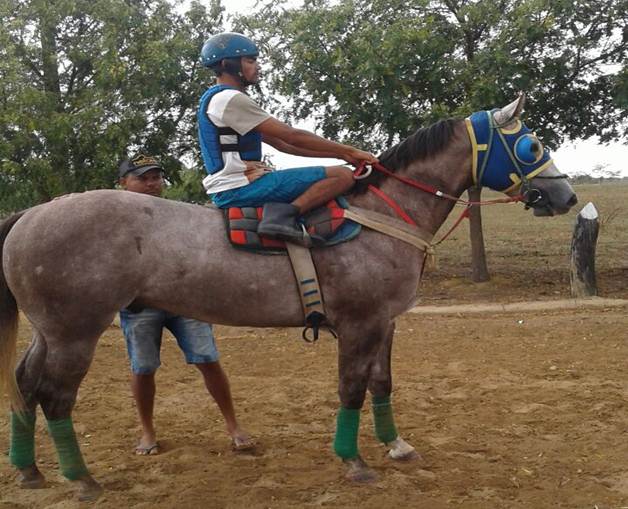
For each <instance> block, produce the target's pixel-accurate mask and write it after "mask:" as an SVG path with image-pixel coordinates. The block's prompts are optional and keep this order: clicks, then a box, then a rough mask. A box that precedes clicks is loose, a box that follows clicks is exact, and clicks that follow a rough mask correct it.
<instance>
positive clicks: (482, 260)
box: [467, 187, 491, 283]
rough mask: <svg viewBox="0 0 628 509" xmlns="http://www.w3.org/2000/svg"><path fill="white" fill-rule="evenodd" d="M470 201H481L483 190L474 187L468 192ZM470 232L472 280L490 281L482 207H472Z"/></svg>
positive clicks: (476, 281)
mask: <svg viewBox="0 0 628 509" xmlns="http://www.w3.org/2000/svg"><path fill="white" fill-rule="evenodd" d="M467 193H468V195H469V201H480V199H481V195H482V190H481V189H479V188H475V187H472V188H470V189H469V190H468V191H467ZM469 232H470V236H471V279H472V280H473V281H474V282H475V283H482V282H484V281H488V280H489V279H490V278H491V276H490V274H489V273H488V267H487V265H486V252H485V250H484V234H483V233H482V212H481V211H480V207H477V206H476V207H471V211H470V214H469Z"/></svg>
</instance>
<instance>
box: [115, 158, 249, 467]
mask: <svg viewBox="0 0 628 509" xmlns="http://www.w3.org/2000/svg"><path fill="white" fill-rule="evenodd" d="M119 183H120V185H121V186H122V188H123V189H125V190H127V191H132V192H136V193H142V194H149V195H152V196H157V197H158V196H161V192H162V190H163V185H164V179H163V169H162V167H161V165H160V164H159V163H158V162H157V161H156V160H155V159H154V158H152V157H149V156H145V155H138V156H136V157H134V158H133V159H127V160H125V161H123V162H122V163H121V164H120V167H119ZM120 325H121V327H122V331H123V333H124V338H125V340H126V345H127V351H128V354H129V359H130V361H131V370H132V375H131V389H132V391H133V397H134V398H135V403H136V405H137V410H138V413H139V417H140V423H141V425H142V437H141V438H140V441H139V443H138V445H137V447H136V449H135V452H136V454H140V455H147V454H158V453H159V445H158V442H157V437H156V434H155V428H154V426H153V407H154V402H155V372H156V371H157V368H159V366H160V364H161V363H160V359H159V351H160V348H161V337H162V332H163V329H164V327H165V328H166V329H168V330H169V331H170V332H171V333H172V334H173V335H174V336H175V338H176V340H177V343H178V345H179V348H181V350H182V351H183V354H184V356H185V360H186V362H187V363H188V364H194V365H195V366H196V367H197V368H198V370H199V371H200V372H201V374H202V375H203V379H204V381H205V386H206V387H207V390H208V391H209V393H210V394H211V396H212V397H213V398H214V400H215V401H216V403H217V404H218V407H219V408H220V411H221V412H222V415H223V417H224V419H225V423H226V426H227V432H228V433H229V435H230V436H231V439H232V446H233V448H234V450H237V451H243V450H250V449H253V448H254V446H255V444H254V442H253V441H252V440H251V438H250V437H249V436H248V434H247V433H246V432H245V431H243V430H242V429H241V428H240V426H239V425H238V422H237V419H236V416H235V411H234V408H233V401H232V399H231V391H230V389H229V381H228V379H227V376H226V374H225V372H224V371H223V370H222V367H221V366H220V363H219V362H218V351H217V350H216V344H215V342H214V335H213V333H212V326H211V325H209V324H207V323H204V322H199V321H197V320H192V319H190V318H184V317H182V316H177V315H173V314H171V313H168V312H166V311H162V310H159V309H152V308H144V309H141V310H135V309H133V310H131V309H128V308H127V309H123V310H121V311H120Z"/></svg>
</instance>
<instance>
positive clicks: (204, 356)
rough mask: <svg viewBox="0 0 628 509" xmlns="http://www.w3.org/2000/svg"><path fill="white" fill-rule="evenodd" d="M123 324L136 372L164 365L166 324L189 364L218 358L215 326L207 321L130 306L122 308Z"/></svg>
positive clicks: (133, 369) (149, 372)
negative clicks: (163, 342) (163, 339)
mask: <svg viewBox="0 0 628 509" xmlns="http://www.w3.org/2000/svg"><path fill="white" fill-rule="evenodd" d="M120 326H121V327H122V332H123V333H124V339H125V340H126V348H127V352H128V354H129V359H130V360H131V370H132V371H133V373H135V374H136V375H149V374H151V373H154V372H155V371H157V368H158V367H159V366H160V365H161V360H160V357H159V350H160V349H161V336H162V332H163V328H164V327H165V328H166V329H168V330H169V331H170V332H172V335H173V336H174V337H175V338H176V340H177V343H178V344H179V348H181V350H182V351H183V354H184V356H185V361H186V362H187V363H188V364H207V363H210V362H216V361H218V358H219V355H218V350H217V349H216V343H215V342H214V334H213V332H212V326H211V325H210V324H208V323H205V322H199V321H198V320H193V319H191V318H185V317H183V316H177V315H173V314H171V313H167V312H165V311H162V310H160V309H152V308H146V309H143V310H142V311H140V312H138V313H133V312H131V311H129V310H128V309H123V310H122V311H120Z"/></svg>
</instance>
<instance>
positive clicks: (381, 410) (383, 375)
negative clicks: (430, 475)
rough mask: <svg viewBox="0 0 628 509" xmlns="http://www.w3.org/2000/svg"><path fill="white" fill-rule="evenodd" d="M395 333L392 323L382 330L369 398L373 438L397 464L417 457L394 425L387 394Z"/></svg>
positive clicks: (373, 365)
mask: <svg viewBox="0 0 628 509" xmlns="http://www.w3.org/2000/svg"><path fill="white" fill-rule="evenodd" d="M394 334H395V324H394V322H392V323H391V324H390V326H389V328H388V330H387V331H386V336H385V339H384V341H382V342H381V344H380V347H379V350H378V352H377V354H376V356H375V360H374V362H373V364H372V366H371V376H370V378H369V391H370V393H371V394H372V396H373V401H372V405H373V423H374V425H375V436H376V437H377V439H378V440H379V441H380V442H382V443H383V444H384V445H386V447H388V455H389V456H390V457H391V458H392V459H394V460H398V461H411V460H415V459H417V458H418V457H419V455H418V454H417V452H416V451H415V450H414V447H412V446H411V445H410V444H409V443H407V442H406V441H405V440H404V439H403V438H401V436H399V433H398V432H397V427H396V426H395V419H394V416H393V410H392V404H391V401H390V394H391V392H392V368H391V361H390V357H391V353H392V341H393V336H394Z"/></svg>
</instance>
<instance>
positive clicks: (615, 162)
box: [223, 0, 628, 177]
mask: <svg viewBox="0 0 628 509" xmlns="http://www.w3.org/2000/svg"><path fill="white" fill-rule="evenodd" d="M256 1H257V0H223V5H224V7H225V11H226V13H227V15H232V14H248V13H250V12H251V11H252V10H253V9H254V7H255V3H256ZM288 3H289V4H292V5H295V6H297V5H300V4H301V3H302V2H300V1H299V0H289V2H288ZM227 26H228V24H227ZM269 113H271V114H272V111H269ZM293 125H294V127H299V128H303V129H309V130H313V126H312V125H309V123H307V122H303V123H299V124H293ZM530 127H531V128H532V129H534V126H530ZM359 148H362V149H364V150H369V148H368V147H359ZM268 149H269V150H268V151H267V152H268V153H269V154H270V155H271V157H272V161H273V163H274V164H275V165H276V166H277V167H278V168H286V167H298V166H305V165H307V166H311V165H316V164H331V163H335V162H336V160H334V159H314V158H302V157H297V156H292V155H289V154H282V153H279V152H277V151H276V150H274V149H272V147H268ZM552 156H553V158H554V162H555V163H556V167H557V168H558V169H560V170H561V171H563V172H564V173H567V174H568V175H576V174H582V173H585V174H592V175H593V176H601V175H600V174H596V172H595V171H594V170H595V168H599V167H600V166H601V167H602V168H603V170H604V171H605V172H619V174H620V175H621V176H624V177H628V145H627V144H626V143H620V142H615V143H611V144H608V145H603V144H601V143H599V140H598V139H597V138H589V139H587V140H576V141H574V142H569V143H565V144H564V145H562V146H561V147H560V148H559V149H558V150H556V151H554V152H553V153H552Z"/></svg>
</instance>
